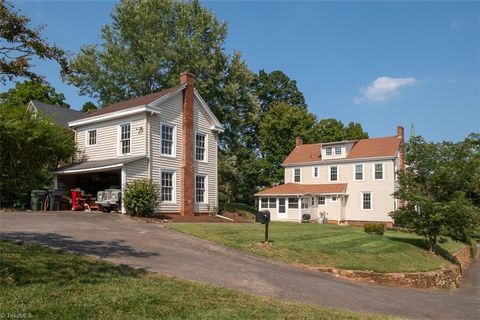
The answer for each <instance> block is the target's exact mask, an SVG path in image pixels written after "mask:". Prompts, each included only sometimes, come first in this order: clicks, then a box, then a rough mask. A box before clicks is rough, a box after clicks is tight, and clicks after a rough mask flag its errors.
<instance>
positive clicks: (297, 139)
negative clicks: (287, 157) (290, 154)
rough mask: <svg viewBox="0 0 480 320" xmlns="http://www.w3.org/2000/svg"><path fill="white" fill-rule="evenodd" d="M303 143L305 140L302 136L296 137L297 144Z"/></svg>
mask: <svg viewBox="0 0 480 320" xmlns="http://www.w3.org/2000/svg"><path fill="white" fill-rule="evenodd" d="M302 144H303V140H302V138H300V137H296V138H295V145H296V146H301V145H302Z"/></svg>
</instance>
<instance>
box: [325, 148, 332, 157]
mask: <svg viewBox="0 0 480 320" xmlns="http://www.w3.org/2000/svg"><path fill="white" fill-rule="evenodd" d="M325 155H327V156H331V155H332V147H326V148H325Z"/></svg>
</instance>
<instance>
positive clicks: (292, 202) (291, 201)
mask: <svg viewBox="0 0 480 320" xmlns="http://www.w3.org/2000/svg"><path fill="white" fill-rule="evenodd" d="M288 208H289V209H298V198H288Z"/></svg>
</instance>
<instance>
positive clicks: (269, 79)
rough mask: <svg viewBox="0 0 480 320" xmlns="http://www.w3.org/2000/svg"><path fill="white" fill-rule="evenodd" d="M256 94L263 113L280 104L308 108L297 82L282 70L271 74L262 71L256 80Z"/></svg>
mask: <svg viewBox="0 0 480 320" xmlns="http://www.w3.org/2000/svg"><path fill="white" fill-rule="evenodd" d="M255 93H256V95H257V97H258V99H259V101H260V106H261V108H262V111H263V112H267V111H268V109H269V108H270V106H273V105H274V104H278V103H280V102H284V103H286V104H289V105H292V106H297V107H302V108H306V107H307V104H306V103H305V97H304V96H303V93H302V92H301V91H300V90H299V89H298V87H297V82H296V81H295V80H292V79H290V78H289V77H288V76H287V75H286V74H285V73H283V72H282V71H280V70H275V71H272V72H270V73H268V72H266V71H265V70H263V69H262V70H260V71H259V72H258V75H257V76H256V79H255Z"/></svg>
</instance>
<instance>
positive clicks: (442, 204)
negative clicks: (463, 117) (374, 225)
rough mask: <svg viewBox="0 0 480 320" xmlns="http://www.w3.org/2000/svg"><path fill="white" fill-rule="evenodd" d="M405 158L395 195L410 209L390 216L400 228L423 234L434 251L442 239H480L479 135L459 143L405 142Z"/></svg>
mask: <svg viewBox="0 0 480 320" xmlns="http://www.w3.org/2000/svg"><path fill="white" fill-rule="evenodd" d="M405 160H406V164H407V166H406V169H405V170H404V171H403V172H400V173H399V182H400V187H399V190H398V191H397V192H396V193H395V196H396V197H397V198H400V199H404V200H406V206H405V207H403V208H399V209H398V210H396V211H395V212H393V213H392V214H391V216H392V217H393V219H394V220H395V224H396V225H399V226H404V227H409V228H412V229H413V230H415V232H416V233H417V234H419V235H422V236H424V237H425V239H426V242H427V244H428V249H429V250H430V251H432V252H436V251H437V243H438V241H439V240H440V239H441V237H446V236H448V237H451V238H453V239H455V240H460V241H464V242H466V241H468V240H470V239H471V238H474V237H478V236H480V231H479V228H480V202H479V200H480V187H479V186H480V135H479V134H472V135H470V136H469V137H468V138H467V139H465V140H464V141H462V142H458V143H452V142H442V143H430V142H426V141H425V140H424V139H423V138H422V137H420V136H416V137H413V138H411V139H410V141H409V142H408V143H407V144H406V147H405Z"/></svg>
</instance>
